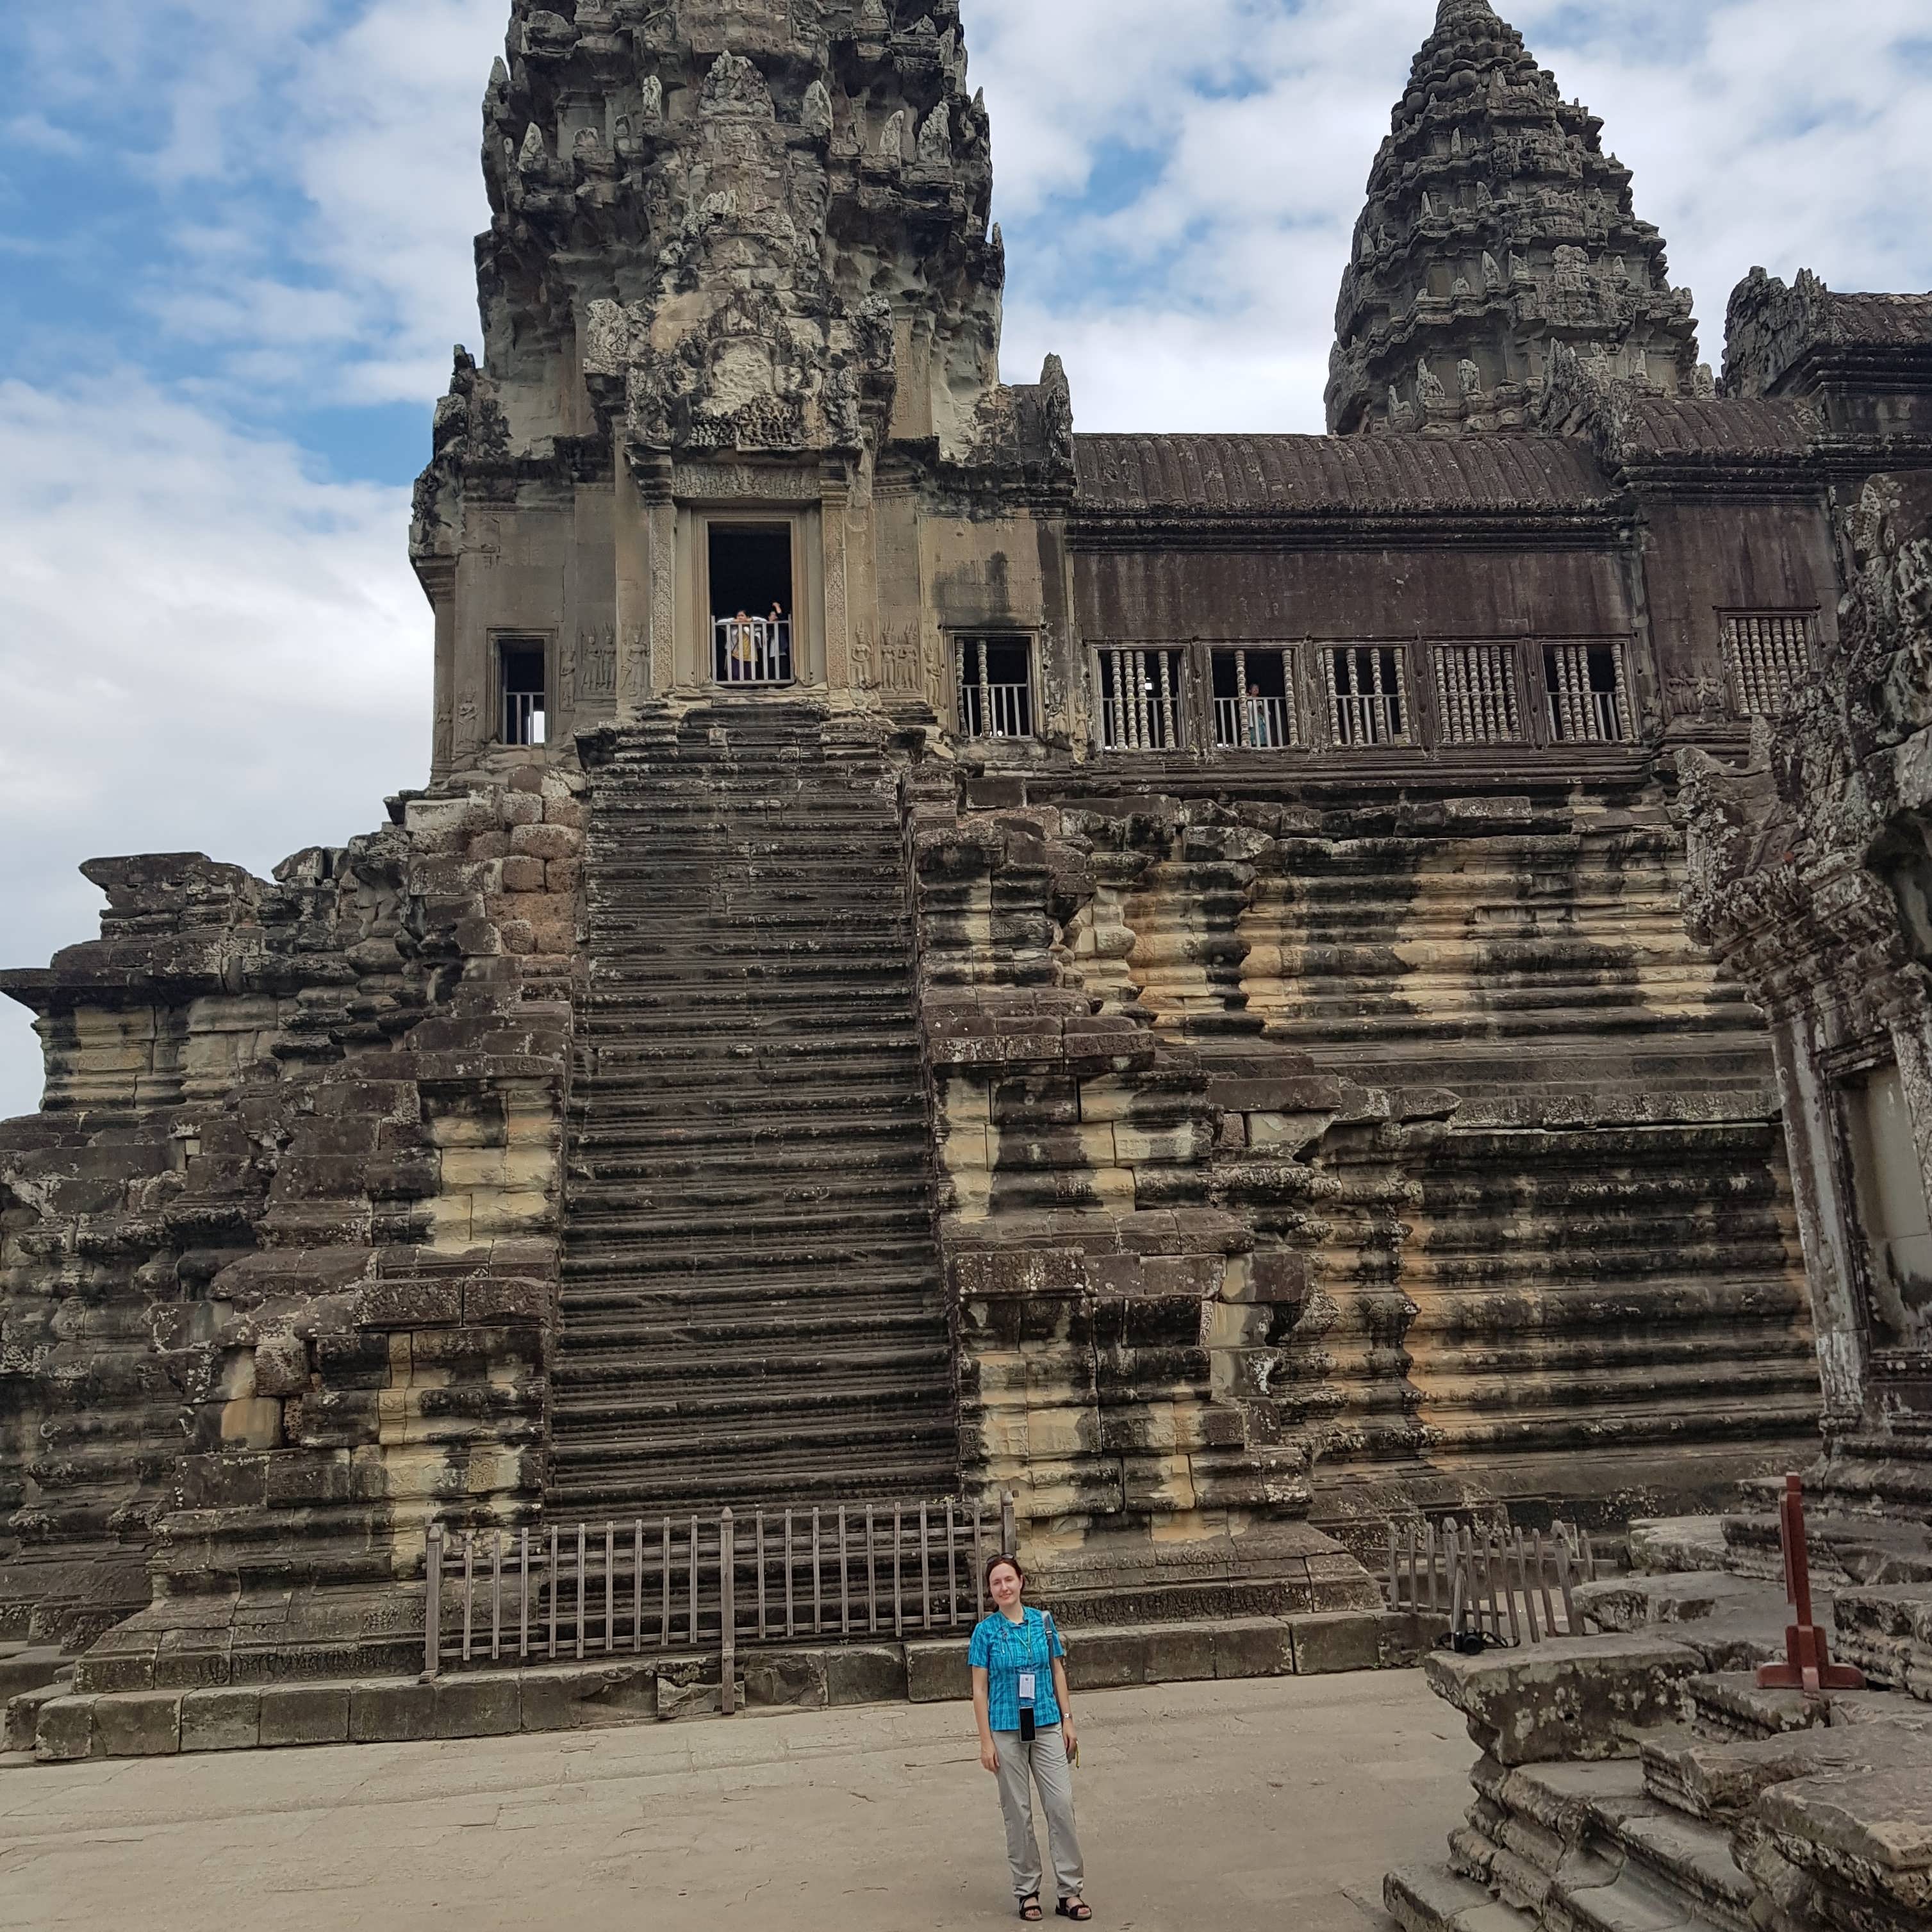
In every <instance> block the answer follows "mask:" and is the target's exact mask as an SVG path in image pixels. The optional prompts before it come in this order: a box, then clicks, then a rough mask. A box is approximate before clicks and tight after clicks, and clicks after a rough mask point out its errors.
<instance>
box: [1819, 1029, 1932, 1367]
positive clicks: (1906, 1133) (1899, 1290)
mask: <svg viewBox="0 0 1932 1932" xmlns="http://www.w3.org/2000/svg"><path fill="white" fill-rule="evenodd" d="M1840 1097H1841V1102H1842V1104H1843V1114H1844V1120H1845V1124H1846V1143H1847V1148H1848V1151H1849V1157H1850V1165H1851V1170H1852V1191H1853V1194H1854V1196H1855V1199H1856V1202H1857V1205H1858V1218H1859V1220H1860V1221H1861V1223H1863V1226H1864V1236H1865V1260H1866V1274H1867V1286H1868V1292H1867V1305H1868V1308H1869V1310H1870V1322H1871V1327H1872V1340H1873V1343H1875V1344H1876V1346H1878V1347H1879V1348H1881V1349H1909V1350H1911V1351H1912V1352H1915V1353H1916V1352H1924V1351H1925V1350H1927V1349H1932V1203H1928V1202H1927V1195H1926V1184H1925V1173H1924V1169H1923V1168H1922V1167H1921V1166H1920V1164H1919V1159H1918V1144H1917V1142H1916V1141H1915V1139H1914V1137H1913V1134H1912V1114H1911V1109H1910V1105H1909V1102H1908V1100H1907V1099H1906V1092H1905V1083H1904V1081H1903V1079H1902V1077H1901V1076H1900V1073H1899V1070H1898V1067H1897V1064H1891V1065H1889V1066H1885V1067H1878V1068H1876V1069H1874V1070H1873V1071H1872V1072H1871V1073H1868V1074H1867V1075H1865V1076H1864V1077H1863V1078H1861V1079H1858V1080H1856V1081H1853V1082H1847V1083H1846V1085H1844V1086H1843V1088H1841V1089H1840Z"/></svg>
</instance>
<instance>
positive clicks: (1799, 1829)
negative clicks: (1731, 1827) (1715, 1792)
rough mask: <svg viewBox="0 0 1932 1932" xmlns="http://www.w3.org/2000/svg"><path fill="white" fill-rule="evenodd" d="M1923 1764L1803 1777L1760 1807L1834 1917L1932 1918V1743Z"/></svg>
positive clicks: (1887, 1921) (1903, 1923)
mask: <svg viewBox="0 0 1932 1932" xmlns="http://www.w3.org/2000/svg"><path fill="white" fill-rule="evenodd" d="M1917 1742H1918V1746H1919V1748H1918V1750H1917V1751H1915V1753H1914V1754H1913V1756H1914V1757H1915V1762H1913V1763H1909V1764H1900V1765H1894V1766H1887V1767H1885V1768H1882V1769H1874V1770H1869V1771H1856V1770H1847V1771H1845V1772H1839V1773H1828V1774H1826V1775H1821V1776H1814V1777H1811V1778H1799V1779H1797V1780H1796V1781H1793V1782H1792V1783H1790V1784H1778V1785H1774V1786H1772V1787H1771V1788H1770V1789H1769V1790H1766V1792H1765V1793H1764V1794H1763V1796H1762V1797H1761V1798H1760V1799H1759V1801H1758V1803H1757V1808H1756V1810H1757V1816H1758V1817H1759V1818H1760V1819H1761V1820H1762V1821H1763V1824H1764V1826H1765V1827H1766V1829H1767V1830H1768V1831H1769V1832H1770V1833H1771V1835H1772V1842H1773V1843H1774V1844H1775V1846H1776V1848H1777V1849H1778V1852H1779V1853H1780V1854H1781V1855H1782V1856H1783V1857H1784V1858H1785V1860H1786V1861H1787V1862H1789V1863H1790V1864H1792V1865H1794V1866H1795V1867H1797V1868H1798V1869H1799V1870H1800V1871H1802V1872H1804V1873H1806V1874H1807V1875H1808V1876H1810V1877H1811V1878H1812V1879H1813V1880H1814V1882H1815V1883H1816V1884H1817V1886H1818V1888H1819V1889H1820V1892H1821V1893H1822V1894H1823V1903H1824V1905H1825V1914H1826V1915H1827V1916H1828V1918H1829V1919H1831V1920H1832V1921H1838V1922H1844V1921H1845V1920H1846V1919H1848V1918H1849V1919H1850V1920H1851V1921H1852V1922H1863V1923H1867V1924H1873V1925H1879V1926H1885V1927H1900V1928H1903V1927H1909V1926H1915V1925H1921V1924H1924V1922H1925V1921H1926V1919H1927V1917H1928V1915H1932V1746H1928V1745H1927V1743H1926V1741H1925V1740H1924V1739H1918V1741H1917Z"/></svg>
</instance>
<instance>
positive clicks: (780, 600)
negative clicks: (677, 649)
mask: <svg viewBox="0 0 1932 1932" xmlns="http://www.w3.org/2000/svg"><path fill="white" fill-rule="evenodd" d="M710 565H711V636H712V646H711V648H712V675H713V676H715V677H716V679H717V680H718V682H719V683H720V684H733V685H761V684H763V685H769V684H789V683H790V682H791V681H792V642H793V618H794V614H795V613H794V612H793V607H792V577H791V530H790V526H787V525H786V524H783V523H778V524H765V525H763V526H760V525H756V524H751V525H746V524H739V525H735V526H734V525H731V524H717V523H714V524H713V525H712V526H711V532H710Z"/></svg>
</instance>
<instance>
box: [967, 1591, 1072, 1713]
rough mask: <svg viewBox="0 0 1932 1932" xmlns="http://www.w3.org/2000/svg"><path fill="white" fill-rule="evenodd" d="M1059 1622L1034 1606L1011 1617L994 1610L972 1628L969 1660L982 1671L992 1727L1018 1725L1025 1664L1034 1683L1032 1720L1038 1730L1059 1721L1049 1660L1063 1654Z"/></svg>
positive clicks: (987, 1709) (1065, 1653) (1057, 1704)
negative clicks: (1052, 1622) (1052, 1621)
mask: <svg viewBox="0 0 1932 1932" xmlns="http://www.w3.org/2000/svg"><path fill="white" fill-rule="evenodd" d="M1065 1655H1067V1646H1065V1645H1064V1644H1063V1643H1061V1640H1060V1628H1059V1626H1058V1625H1049V1623H1048V1622H1047V1620H1046V1616H1045V1615H1044V1613H1042V1612H1040V1611H1039V1610H1028V1612H1027V1613H1025V1616H1024V1617H1023V1618H1022V1619H1021V1621H1020V1622H1018V1623H1015V1622H1013V1621H1012V1619H1010V1618H1009V1617H1007V1616H1006V1615H1005V1614H1004V1612H1002V1611H999V1610H995V1612H994V1613H993V1614H992V1616H990V1617H988V1618H987V1619H986V1620H985V1621H984V1622H982V1623H981V1624H980V1626H979V1627H978V1628H977V1629H976V1630H975V1631H974V1633H973V1648H972V1649H971V1652H970V1653H969V1654H968V1661H969V1662H970V1663H971V1666H972V1667H973V1668H974V1670H983V1671H984V1672H985V1673H986V1717H987V1721H988V1724H989V1725H990V1727H992V1729H993V1730H996V1731H1016V1730H1019V1727H1020V1673H1021V1672H1022V1670H1031V1672H1032V1673H1034V1676H1035V1678H1036V1679H1037V1682H1036V1683H1035V1684H1034V1698H1033V1721H1034V1724H1037V1726H1039V1727H1040V1729H1041V1730H1046V1728H1047V1727H1048V1726H1049V1725H1050V1724H1058V1723H1059V1722H1060V1700H1058V1698H1057V1697H1055V1696H1054V1694H1053V1660H1054V1659H1055V1658H1056V1657H1064V1656H1065Z"/></svg>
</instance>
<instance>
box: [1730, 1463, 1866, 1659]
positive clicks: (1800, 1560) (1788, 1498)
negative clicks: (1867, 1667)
mask: <svg viewBox="0 0 1932 1932" xmlns="http://www.w3.org/2000/svg"><path fill="white" fill-rule="evenodd" d="M1778 1534H1779V1536H1780V1538H1781V1540H1782V1541H1783V1543H1784V1589H1785V1594H1786V1595H1787V1598H1789V1599H1790V1604H1791V1610H1792V1615H1793V1617H1794V1618H1795V1619H1796V1622H1793V1624H1792V1625H1791V1626H1790V1628H1789V1629H1788V1630H1787V1631H1786V1632H1785V1634H1784V1662H1783V1663H1782V1664H1765V1665H1763V1666H1762V1667H1760V1670H1759V1671H1758V1673H1757V1684H1758V1688H1759V1689H1760V1691H1804V1692H1805V1694H1807V1695H1808V1696H1810V1697H1817V1696H1819V1695H1820V1694H1821V1693H1823V1692H1824V1691H1862V1690H1863V1689H1864V1688H1865V1679H1864V1672H1863V1671H1861V1670H1853V1669H1852V1667H1851V1666H1850V1665H1849V1664H1834V1663H1833V1662H1832V1652H1831V1646H1830V1643H1829V1640H1828V1639H1827V1638H1826V1635H1825V1633H1824V1632H1823V1631H1821V1630H1820V1629H1819V1628H1818V1627H1817V1625H1816V1624H1815V1623H1814V1622H1813V1621H1812V1615H1811V1549H1810V1546H1809V1545H1808V1544H1807V1542H1806V1541H1805V1485H1804V1484H1803V1483H1802V1482H1801V1481H1799V1478H1797V1477H1796V1476H1788V1477H1787V1478H1785V1486H1784V1501H1783V1502H1781V1504H1780V1505H1778Z"/></svg>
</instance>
